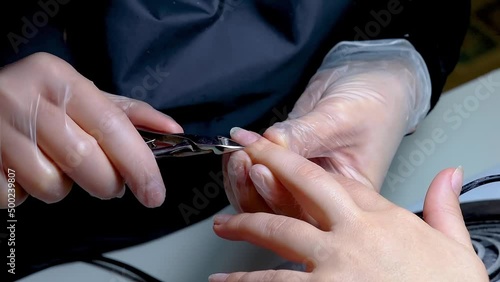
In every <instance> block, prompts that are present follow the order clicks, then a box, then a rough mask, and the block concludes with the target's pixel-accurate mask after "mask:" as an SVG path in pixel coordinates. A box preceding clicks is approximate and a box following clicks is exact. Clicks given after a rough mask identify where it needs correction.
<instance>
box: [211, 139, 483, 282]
mask: <svg viewBox="0 0 500 282" xmlns="http://www.w3.org/2000/svg"><path fill="white" fill-rule="evenodd" d="M244 134H247V135H248V134H249V132H245V133H242V132H240V135H244ZM250 134H251V133H250ZM246 139H247V140H248V141H249V142H247V144H245V145H248V147H247V148H246V149H245V151H246V152H247V154H248V155H249V156H250V159H251V160H252V163H254V165H253V166H252V167H251V168H250V175H251V178H252V179H255V180H257V181H260V180H259V179H262V178H265V180H264V181H263V183H267V184H272V183H274V182H279V183H280V185H283V187H285V189H286V190H287V191H289V192H290V194H291V195H292V196H293V197H294V198H295V199H296V200H297V203H298V204H299V205H300V207H302V208H303V209H304V210H305V211H306V212H307V213H308V214H310V215H311V216H312V217H313V218H314V220H315V221H316V222H317V224H316V225H311V224H309V223H307V222H304V221H302V220H299V219H295V218H291V217H287V216H282V215H273V214H268V213H244V214H238V215H235V216H231V215H217V216H216V217H215V218H214V227H213V228H214V231H215V233H216V234H217V235H219V236H220V237H222V238H225V239H228V240H235V241H247V242H250V243H253V244H256V245H258V246H260V247H263V248H266V249H269V250H272V251H273V252H275V253H277V254H279V255H280V256H282V257H283V258H285V259H288V260H290V261H293V262H296V263H303V264H305V265H306V266H307V267H306V271H305V272H298V271H292V270H262V271H255V272H235V273H231V274H216V275H213V276H211V277H210V278H209V281H210V282H252V281H259V282H310V281H322V282H327V281H384V282H391V281H394V282H400V281H407V282H410V281H450V282H451V281H453V282H459V281H463V282H473V281H474V282H481V281H484V282H487V281H489V279H488V274H487V272H486V268H485V266H484V264H483V263H482V261H481V260H480V259H479V257H478V256H477V255H476V253H475V251H474V248H473V246H472V243H471V240H470V235H469V233H468V231H467V228H466V226H465V224H464V220H463V217H462V213H461V211H460V203H459V201H458V196H459V194H460V191H461V188H462V181H463V172H462V170H461V169H446V170H443V171H442V172H441V173H439V175H437V176H436V178H435V179H434V181H433V182H432V184H431V185H430V188H429V190H428V192H427V196H426V199H425V205H424V219H425V221H424V220H422V219H420V218H419V217H417V216H416V215H415V214H413V213H411V212H410V211H408V210H405V209H403V208H401V207H398V206H396V205H395V204H393V203H391V202H390V201H388V200H386V199H385V198H384V197H382V196H381V195H380V194H378V193H377V192H376V191H373V190H372V189H370V188H368V187H366V186H365V185H364V184H362V183H360V182H358V181H356V180H352V179H350V178H347V177H344V176H341V175H338V174H333V173H330V172H327V171H325V170H324V169H323V168H321V167H320V166H318V165H316V164H315V163H313V162H310V161H309V160H307V159H305V158H303V157H301V156H300V155H297V154H295V153H293V152H291V151H290V150H287V149H285V148H283V147H281V146H278V145H276V144H274V143H272V142H270V141H268V140H266V139H265V138H260V137H259V136H256V135H253V137H252V136H250V137H247V138H246ZM255 140H258V141H256V142H255V143H253V144H251V145H250V144H249V143H251V142H252V141H255ZM242 255H244V254H242Z"/></svg>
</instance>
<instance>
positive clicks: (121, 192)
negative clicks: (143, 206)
mask: <svg viewBox="0 0 500 282" xmlns="http://www.w3.org/2000/svg"><path fill="white" fill-rule="evenodd" d="M126 191H127V186H126V185H123V187H122V190H120V193H118V195H116V197H117V198H119V199H121V198H123V196H124V195H125V192H126Z"/></svg>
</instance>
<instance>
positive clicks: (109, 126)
mask: <svg viewBox="0 0 500 282" xmlns="http://www.w3.org/2000/svg"><path fill="white" fill-rule="evenodd" d="M127 121H128V117H127V114H126V113H125V112H124V111H123V110H122V109H120V108H118V107H111V109H110V110H107V111H106V112H104V113H103V114H102V117H101V120H100V123H99V128H100V130H101V131H102V132H104V133H112V132H115V131H117V130H121V129H123V123H124V122H127Z"/></svg>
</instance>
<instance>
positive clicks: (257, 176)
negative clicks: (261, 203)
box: [249, 169, 272, 200]
mask: <svg viewBox="0 0 500 282" xmlns="http://www.w3.org/2000/svg"><path fill="white" fill-rule="evenodd" d="M249 175H250V179H252V182H253V184H254V185H255V189H257V192H258V193H259V194H260V195H261V196H262V197H263V198H264V199H266V200H270V199H271V198H272V197H271V194H270V191H269V189H268V186H267V185H266V179H265V178H264V175H262V173H260V172H258V171H257V169H251V170H250V173H249Z"/></svg>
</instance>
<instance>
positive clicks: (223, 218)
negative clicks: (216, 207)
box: [214, 214, 233, 225]
mask: <svg viewBox="0 0 500 282" xmlns="http://www.w3.org/2000/svg"><path fill="white" fill-rule="evenodd" d="M232 217H233V216H232V215H229V214H218V215H216V216H214V225H221V224H224V223H226V222H228V221H229V220H230V219H231V218H232Z"/></svg>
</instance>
